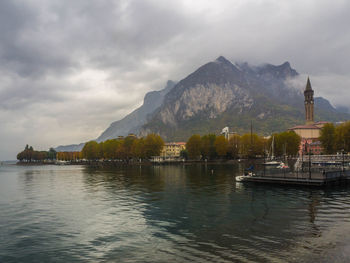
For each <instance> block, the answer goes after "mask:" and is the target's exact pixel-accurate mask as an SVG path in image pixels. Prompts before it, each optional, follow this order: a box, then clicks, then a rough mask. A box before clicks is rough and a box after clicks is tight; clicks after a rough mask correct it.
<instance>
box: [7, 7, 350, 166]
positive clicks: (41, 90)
mask: <svg viewBox="0 0 350 263" xmlns="http://www.w3.org/2000/svg"><path fill="white" fill-rule="evenodd" d="M349 9H350V3H349V2H347V1H339V2H332V3H331V2H329V1H323V0H321V1H320V0H318V1H316V0H311V1H307V2H305V1H301V0H296V1H272V0H264V1H253V0H237V1H229V0H222V1H220V4H218V3H216V2H214V1H204V0H203V1H198V2H195V1H185V0H183V1H178V0H177V1H175V0H169V1H160V0H143V1H138V0H115V1H112V0H99V1H93V0H75V1H71V0H52V1H43V0H31V1H25V0H7V1H6V0H5V1H0V35H1V39H0V122H1V123H2V126H1V128H0V145H1V148H2V149H9V148H11V149H12V148H16V150H17V148H19V147H20V148H21V147H22V144H25V143H30V144H33V145H34V144H35V145H34V146H36V147H39V148H44V149H45V147H48V146H52V145H58V144H64V143H78V142H81V141H84V140H87V139H91V138H96V137H97V136H98V135H99V133H100V132H102V130H103V129H105V128H106V127H107V126H108V125H109V123H110V122H112V121H115V120H117V119H119V118H122V117H123V116H124V115H125V114H126V113H128V112H129V111H131V110H133V109H134V108H136V107H137V106H139V105H140V103H141V102H142V99H143V96H144V94H145V93H146V92H147V91H150V90H153V89H159V88H161V87H162V86H164V83H165V82H166V80H167V79H174V80H180V79H181V78H184V77H186V75H187V74H188V73H190V72H192V71H193V70H195V69H196V68H197V67H198V66H200V65H202V64H204V63H206V62H208V61H210V60H213V59H215V58H216V57H218V56H219V55H224V56H226V57H227V58H229V59H231V60H232V61H248V62H250V63H251V64H261V63H272V64H281V63H282V62H284V61H289V62H290V63H291V65H292V66H293V67H294V68H295V69H296V70H297V71H298V72H299V73H302V74H306V75H310V76H311V81H312V84H313V86H314V87H315V89H316V91H317V92H318V95H321V96H325V97H326V98H328V99H330V100H331V101H332V102H333V104H338V105H346V103H347V102H346V99H344V98H347V97H348V96H349V91H348V85H350V74H349V73H348V68H349V67H350V59H349V54H350V34H348V32H347V31H348V28H347V27H348V25H349V23H350V18H349V16H348V10H349ZM302 76H305V75H302ZM301 82H302V80H301ZM293 85H296V83H293ZM298 85H299V84H298ZM300 85H301V84H300ZM332 85H334V86H336V88H337V92H329V88H328V87H329V86H332ZM334 88H335V87H334ZM42 127H45V128H44V129H43V128H42ZM40 128H41V129H42V130H43V132H38V130H40ZM43 133H45V134H43ZM19 138H20V139H19ZM14 145H15V146H14ZM4 158H14V154H13V152H11V153H10V151H9V150H3V151H2V152H0V159H4Z"/></svg>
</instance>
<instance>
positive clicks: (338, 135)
mask: <svg viewBox="0 0 350 263" xmlns="http://www.w3.org/2000/svg"><path fill="white" fill-rule="evenodd" d="M335 146H336V150H337V151H342V150H345V151H346V152H349V151H350V121H347V122H345V123H342V124H340V125H339V126H337V127H336V128H335Z"/></svg>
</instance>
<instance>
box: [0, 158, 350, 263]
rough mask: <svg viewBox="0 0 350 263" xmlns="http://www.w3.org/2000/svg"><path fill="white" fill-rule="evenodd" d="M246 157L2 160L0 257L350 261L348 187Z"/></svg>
mask: <svg viewBox="0 0 350 263" xmlns="http://www.w3.org/2000/svg"><path fill="white" fill-rule="evenodd" d="M241 169H242V167H240V164H230V165H209V164H208V165H205V164H191V165H169V166H137V165H136V166H124V167H114V168H105V169H93V168H89V167H86V166H54V165H52V166H50V165H47V166H16V165H1V166H0V262H281V261H283V262H350V245H349V244H350V243H349V241H350V196H349V193H350V186H342V187H329V188H326V189H318V188H303V187H291V186H289V187H281V186H274V185H259V184H249V183H246V184H242V183H236V182H235V179H234V177H235V176H236V175H239V174H240V171H241Z"/></svg>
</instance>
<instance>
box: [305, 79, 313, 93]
mask: <svg viewBox="0 0 350 263" xmlns="http://www.w3.org/2000/svg"><path fill="white" fill-rule="evenodd" d="M309 90H312V88H311V83H310V78H309V77H307V83H306V88H305V91H309Z"/></svg>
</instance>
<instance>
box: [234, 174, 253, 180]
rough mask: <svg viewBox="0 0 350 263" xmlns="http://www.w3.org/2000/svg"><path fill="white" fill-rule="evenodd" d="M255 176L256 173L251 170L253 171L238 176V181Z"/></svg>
mask: <svg viewBox="0 0 350 263" xmlns="http://www.w3.org/2000/svg"><path fill="white" fill-rule="evenodd" d="M253 176H254V174H253V173H252V172H251V173H248V174H244V175H239V176H236V182H243V181H245V180H246V179H247V178H249V177H253Z"/></svg>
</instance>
